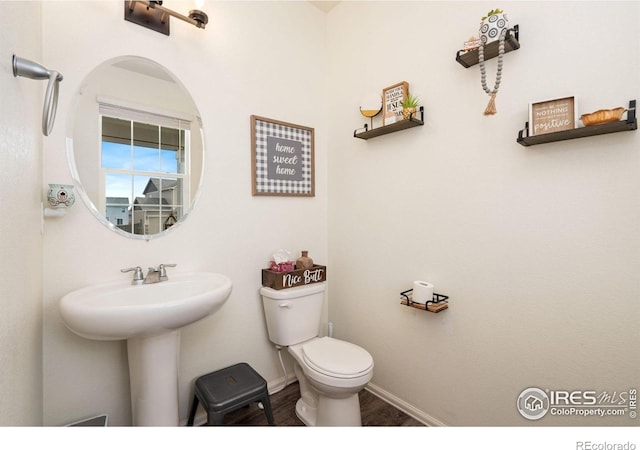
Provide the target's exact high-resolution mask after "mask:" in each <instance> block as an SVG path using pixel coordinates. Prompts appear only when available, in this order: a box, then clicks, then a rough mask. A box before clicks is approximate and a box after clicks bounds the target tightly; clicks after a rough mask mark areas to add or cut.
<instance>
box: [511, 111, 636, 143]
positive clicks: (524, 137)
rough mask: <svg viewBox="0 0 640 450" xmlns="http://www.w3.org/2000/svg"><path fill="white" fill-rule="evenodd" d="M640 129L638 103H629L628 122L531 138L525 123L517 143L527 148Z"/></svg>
mask: <svg viewBox="0 0 640 450" xmlns="http://www.w3.org/2000/svg"><path fill="white" fill-rule="evenodd" d="M637 129H638V120H637V118H636V101H635V100H630V101H629V108H628V110H627V120H618V121H616V122H610V123H603V124H602V125H591V126H588V127H580V128H574V129H572V130H565V131H556V132H555V133H546V134H540V135H536V136H529V122H526V123H525V126H524V128H523V129H522V130H520V131H519V132H518V138H517V142H518V144H520V145H523V146H525V147H528V146H531V145H537V144H546V143H549V142H557V141H566V140H569V139H578V138H582V137H588V136H598V135H601V134H609V133H618V132H620V131H631V130H637Z"/></svg>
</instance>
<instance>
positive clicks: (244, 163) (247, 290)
mask: <svg viewBox="0 0 640 450" xmlns="http://www.w3.org/2000/svg"><path fill="white" fill-rule="evenodd" d="M171 7H172V9H175V10H176V11H181V12H184V11H188V10H189V9H193V7H194V5H193V3H192V2H180V3H179V2H172V5H171ZM42 9H43V35H44V43H43V52H44V55H45V59H46V60H47V63H48V64H50V65H51V66H52V67H56V68H58V69H59V70H60V71H61V72H62V73H63V74H64V77H65V78H64V82H63V84H62V85H61V96H60V105H59V110H58V116H59V122H58V124H57V125H56V127H55V129H54V132H53V133H52V135H51V136H50V138H49V139H47V140H46V142H45V145H44V153H45V159H44V174H43V177H44V180H43V182H44V183H50V182H70V181H71V177H70V173H69V170H68V167H67V162H66V156H65V136H66V131H67V127H68V126H70V125H69V121H70V120H71V118H70V117H69V110H70V106H71V103H72V99H73V95H74V93H75V91H76V90H77V89H78V88H79V86H80V83H81V82H82V79H83V78H84V77H85V76H86V75H87V74H88V73H89V72H90V71H91V70H92V69H93V68H94V67H95V66H97V65H98V64H100V63H101V62H103V61H104V60H107V59H110V58H113V57H116V56H120V55H124V54H132V55H140V56H144V57H147V58H151V59H154V60H155V61H157V62H159V63H160V64H162V65H164V66H165V67H166V68H167V69H168V70H169V71H170V72H172V73H173V74H175V75H176V76H177V77H178V78H179V79H180V80H181V81H182V82H183V84H184V85H185V87H186V88H187V89H188V90H189V91H190V93H191V95H192V96H193V97H194V100H195V102H196V105H197V106H198V109H199V111H200V113H201V115H202V120H203V124H204V130H205V143H206V146H207V155H206V173H205V179H204V183H203V192H202V195H201V197H200V200H199V204H198V205H197V207H196V208H195V210H194V211H193V212H192V213H191V215H190V216H189V220H188V221H187V222H186V223H184V224H183V225H181V226H180V227H178V228H176V229H175V230H173V231H172V232H171V233H170V234H169V235H167V236H165V237H162V238H160V239H155V240H151V241H150V242H145V241H135V240H130V239H125V238H123V237H121V236H119V235H116V234H115V233H113V232H111V231H109V230H107V229H106V228H104V227H103V226H101V225H100V224H99V223H98V221H97V220H95V218H94V217H93V216H92V215H91V214H90V212H89V210H88V209H87V208H86V207H85V206H84V205H83V204H82V202H80V201H78V202H77V203H76V205H75V206H74V207H73V208H72V209H71V210H70V211H69V214H68V215H67V217H65V218H64V219H62V220H56V221H53V220H50V221H48V222H47V223H46V230H45V237H44V267H45V274H44V299H43V302H44V423H45V425H59V424H64V423H68V422H71V421H74V420H77V419H80V418H83V417H88V416H92V415H95V414H99V413H107V414H109V422H110V424H112V425H116V426H117V425H128V424H130V423H131V417H130V402H129V384H128V383H129V379H128V372H127V361H126V346H125V344H124V342H93V341H89V340H86V339H82V338H80V337H78V336H76V335H74V334H73V333H71V332H70V331H68V330H67V329H66V328H65V326H64V324H63V323H62V321H61V318H60V315H59V313H58V309H57V305H58V301H59V299H60V297H61V296H62V295H64V294H65V293H67V292H69V291H71V290H73V289H76V288H79V287H81V286H84V285H87V284H90V283H94V282H99V281H106V280H112V279H118V278H122V279H128V277H129V276H130V274H126V275H122V274H121V273H120V269H121V268H124V267H130V266H135V265H140V266H142V267H147V266H150V265H157V264H160V263H177V264H178V266H177V267H176V268H175V269H173V270H171V269H170V271H169V276H171V271H174V272H177V271H182V272H184V271H190V270H209V271H217V272H222V273H224V274H226V275H228V276H229V277H230V278H231V279H232V281H233V283H234V289H233V293H232V295H231V297H230V299H229V300H228V302H227V304H226V305H225V306H224V307H223V308H222V309H221V310H220V311H219V312H218V313H216V315H214V316H212V317H209V318H207V319H204V320H202V321H200V322H198V323H196V324H194V325H192V326H189V327H187V328H186V329H184V330H183V332H182V336H181V337H182V352H181V370H180V387H179V391H180V415H181V418H182V419H183V420H185V421H186V417H187V414H188V408H189V404H190V402H191V398H190V395H191V392H192V385H193V381H194V379H195V378H196V377H198V376H200V375H202V374H204V373H207V372H210V371H212V370H216V369H219V368H222V367H225V366H228V365H230V364H233V363H236V362H240V361H246V362H249V363H250V364H251V365H252V366H253V367H255V368H256V370H258V371H259V372H260V373H261V374H262V375H263V376H264V377H265V378H266V379H267V380H269V381H271V382H273V383H275V384H277V382H278V379H279V378H280V377H282V373H281V369H280V367H279V363H278V360H277V356H276V353H275V350H274V349H273V346H272V345H271V344H270V343H269V341H268V337H267V333H266V329H265V326H264V317H263V312H262V303H261V300H260V297H259V293H258V289H259V287H260V285H261V272H260V270H261V269H262V268H264V267H266V266H267V264H268V260H269V257H270V255H271V254H272V253H273V251H274V250H277V249H279V248H288V249H290V250H292V251H296V252H298V251H300V250H302V249H308V250H309V253H310V255H311V256H313V257H314V258H315V259H316V260H317V261H318V262H320V263H322V262H326V261H327V258H328V256H327V231H326V215H327V206H326V203H327V196H326V190H327V188H326V118H327V114H326V101H325V98H326V80H327V76H326V67H327V59H326V51H325V37H324V32H325V20H326V17H325V14H324V13H323V12H321V11H320V10H318V9H317V8H314V7H313V6H312V5H310V4H308V3H307V2H295V3H286V4H285V3H279V2H275V3H272V2H209V3H207V4H206V12H207V13H208V15H209V19H210V22H209V25H208V26H207V29H206V30H204V31H203V30H199V29H196V28H195V27H193V26H191V25H188V24H185V23H183V22H180V21H177V20H172V23H171V36H170V37H166V36H164V35H161V34H158V33H155V32H152V31H150V30H147V29H145V28H142V27H139V26H137V25H133V24H131V23H129V22H125V21H124V19H123V12H122V3H121V2H120V1H112V2H51V3H48V2H47V3H46V4H43V6H42ZM252 114H256V115H260V116H265V117H269V118H273V119H277V120H282V121H286V122H292V123H296V124H300V125H305V126H310V127H314V128H315V131H316V133H315V156H316V159H315V163H316V166H315V175H316V196H315V197H314V198H293V197H284V198H277V197H252V195H251V164H250V163H251V144H250V116H251V115H252Z"/></svg>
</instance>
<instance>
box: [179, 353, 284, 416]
mask: <svg viewBox="0 0 640 450" xmlns="http://www.w3.org/2000/svg"><path fill="white" fill-rule="evenodd" d="M253 402H262V405H263V406H264V413H265V415H266V416H267V422H269V425H274V421H273V412H272V411H271V401H270V400H269V391H268V390H267V382H266V381H265V379H264V378H262V377H261V376H260V374H259V373H258V372H256V371H255V370H253V367H251V366H250V365H249V364H247V363H238V364H235V365H233V366H230V367H227V368H225V369H221V370H218V371H216V372H211V373H209V374H207V375H202V376H201V377H199V378H198V379H197V380H196V385H195V391H194V395H193V406H191V413H190V414H189V421H188V422H187V426H193V419H194V418H195V416H196V410H197V409H198V403H202V406H203V408H204V410H205V411H206V412H207V425H222V424H223V422H224V415H225V414H228V413H230V412H232V411H235V410H236V409H240V408H242V407H243V406H247V405H249V404H250V403H253Z"/></svg>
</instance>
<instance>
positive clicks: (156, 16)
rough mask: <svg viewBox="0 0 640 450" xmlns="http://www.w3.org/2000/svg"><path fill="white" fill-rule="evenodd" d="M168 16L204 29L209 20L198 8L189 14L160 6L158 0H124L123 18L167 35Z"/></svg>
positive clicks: (168, 31) (168, 32)
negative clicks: (185, 14)
mask: <svg viewBox="0 0 640 450" xmlns="http://www.w3.org/2000/svg"><path fill="white" fill-rule="evenodd" d="M169 16H173V17H175V18H177V19H180V20H184V21H185V22H188V23H190V24H191V25H194V26H196V27H198V28H202V29H204V28H205V26H206V25H207V23H208V22H209V17H208V16H207V14H206V13H204V12H203V11H200V10H199V9H192V10H191V11H189V16H184V15H182V14H180V13H177V12H175V11H172V10H170V9H168V8H165V7H164V6H162V1H160V0H156V1H154V0H151V1H146V0H131V1H129V0H125V2H124V20H128V21H129V22H133V23H135V24H137V25H141V26H143V27H146V28H149V29H150V30H153V31H157V32H158V33H162V34H166V35H167V36H169V34H170V30H169Z"/></svg>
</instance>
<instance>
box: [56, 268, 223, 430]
mask: <svg viewBox="0 0 640 450" xmlns="http://www.w3.org/2000/svg"><path fill="white" fill-rule="evenodd" d="M231 288H232V285H231V280H230V279H229V278H227V277H226V276H224V275H222V274H219V273H207V272H195V273H183V274H180V273H177V274H170V275H169V279H168V280H167V281H162V282H160V283H153V284H142V285H132V284H131V278H129V277H126V278H123V279H122V280H120V281H114V282H109V283H101V284H96V285H93V286H89V287H85V288H82V289H78V290H77V291H73V292H71V293H69V294H67V295H65V296H64V297H62V300H61V301H60V313H61V315H62V319H63V320H64V323H65V324H66V325H67V327H68V328H69V329H70V330H71V331H73V332H74V333H76V334H78V335H80V336H82V337H84V338H87V339H94V340H100V341H112V340H121V339H126V340H127V357H128V360H129V375H130V376H129V380H130V383H131V409H132V417H133V425H142V426H176V425H178V423H179V411H178V404H179V402H178V364H179V354H180V328H181V327H183V326H185V325H189V324H190V323H193V322H196V321H198V320H200V319H202V318H204V317H206V316H208V315H210V314H213V313H215V312H216V311H217V310H219V309H220V308H221V307H222V305H223V304H224V303H225V302H226V301H227V299H228V298H229V295H231Z"/></svg>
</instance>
